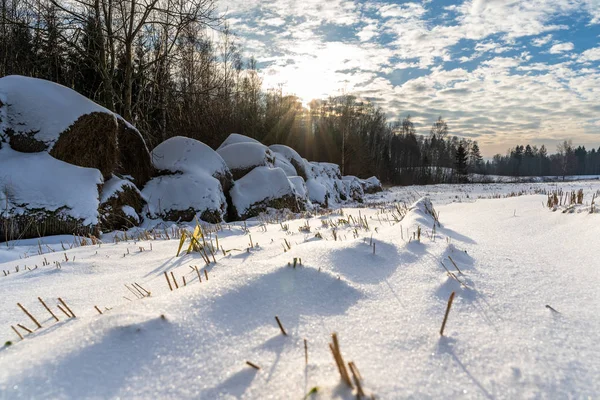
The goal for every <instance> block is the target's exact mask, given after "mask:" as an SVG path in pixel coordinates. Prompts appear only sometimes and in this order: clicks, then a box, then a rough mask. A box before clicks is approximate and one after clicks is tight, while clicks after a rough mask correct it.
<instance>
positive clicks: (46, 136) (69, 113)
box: [0, 75, 113, 149]
mask: <svg viewBox="0 0 600 400" xmlns="http://www.w3.org/2000/svg"><path fill="white" fill-rule="evenodd" d="M0 102H1V103H3V104H4V106H5V107H4V108H5V111H4V112H3V114H4V115H3V118H2V121H1V122H0V134H4V135H6V134H7V130H9V129H10V130H12V131H13V132H14V134H27V135H31V136H32V137H33V139H35V140H37V141H40V142H42V143H44V144H45V145H46V146H47V148H48V149H51V148H52V146H53V145H54V143H55V142H56V141H57V140H58V138H59V137H60V134H61V133H62V132H64V131H65V130H67V128H69V126H71V125H72V124H73V123H74V122H75V121H76V120H77V119H78V118H79V117H81V116H82V115H85V114H91V113H94V112H99V113H107V114H111V115H113V113H112V112H111V111H109V110H107V109H106V108H104V107H102V106H100V105H98V104H96V103H94V102H93V101H91V100H89V99H88V98H86V97H85V96H82V95H80V94H79V93H77V92H76V91H74V90H72V89H69V88H67V87H65V86H62V85H59V84H57V83H54V82H50V81H46V80H43V79H36V78H28V77H24V76H18V75H11V76H5V77H4V78H1V79H0Z"/></svg>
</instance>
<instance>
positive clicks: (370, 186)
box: [361, 176, 383, 194]
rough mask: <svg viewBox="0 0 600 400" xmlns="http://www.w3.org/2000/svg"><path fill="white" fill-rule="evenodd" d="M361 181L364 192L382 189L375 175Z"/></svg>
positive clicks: (374, 191) (369, 192)
mask: <svg viewBox="0 0 600 400" xmlns="http://www.w3.org/2000/svg"><path fill="white" fill-rule="evenodd" d="M361 183H362V187H363V191H364V192H365V193H368V194H371V193H377V192H381V191H383V186H382V185H381V181H380V180H379V179H377V177H375V176H372V177H370V178H368V179H363V180H362V181H361Z"/></svg>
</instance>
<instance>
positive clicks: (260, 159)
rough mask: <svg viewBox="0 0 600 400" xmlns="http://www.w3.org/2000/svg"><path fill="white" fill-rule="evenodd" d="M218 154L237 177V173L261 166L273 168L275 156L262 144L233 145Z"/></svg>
mask: <svg viewBox="0 0 600 400" xmlns="http://www.w3.org/2000/svg"><path fill="white" fill-rule="evenodd" d="M217 153H219V155H220V156H221V157H223V160H225V163H226V164H227V166H228V167H229V169H230V170H231V172H232V173H233V174H234V176H236V172H237V171H245V170H248V169H252V168H255V167H260V166H273V161H274V160H273V154H272V153H271V151H270V150H269V148H268V147H267V146H265V145H262V144H260V143H250V142H242V143H233V144H230V145H228V146H226V147H223V148H220V149H219V150H217Z"/></svg>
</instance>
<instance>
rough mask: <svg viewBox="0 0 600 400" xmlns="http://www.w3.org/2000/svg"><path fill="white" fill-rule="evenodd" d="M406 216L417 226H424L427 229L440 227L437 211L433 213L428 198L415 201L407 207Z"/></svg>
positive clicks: (431, 204)
mask: <svg viewBox="0 0 600 400" xmlns="http://www.w3.org/2000/svg"><path fill="white" fill-rule="evenodd" d="M408 215H410V216H411V217H412V218H413V220H414V221H415V222H416V223H418V224H421V225H425V226H427V227H433V226H434V224H435V225H437V226H440V223H439V221H438V214H437V211H435V208H434V207H433V203H432V202H431V200H430V199H429V197H422V198H420V199H419V200H417V201H415V202H414V203H413V204H412V205H411V206H410V207H409V209H408Z"/></svg>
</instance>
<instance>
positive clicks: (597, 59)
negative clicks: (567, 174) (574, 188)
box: [219, 0, 600, 157]
mask: <svg viewBox="0 0 600 400" xmlns="http://www.w3.org/2000/svg"><path fill="white" fill-rule="evenodd" d="M219 6H220V7H222V9H223V11H224V13H225V15H226V16H227V18H228V21H229V23H230V26H231V28H232V30H233V31H234V32H235V33H236V34H237V35H238V36H239V38H240V42H241V44H242V45H243V47H244V50H245V53H246V54H247V55H254V56H255V58H256V59H257V60H258V63H259V64H258V65H259V67H260V69H261V73H262V75H263V79H264V85H265V86H266V87H276V86H277V85H279V84H283V85H284V86H283V90H284V92H286V93H293V94H296V95H298V96H299V97H301V98H302V99H303V101H305V102H308V101H309V100H310V99H312V98H322V97H326V96H327V95H330V94H334V95H335V94H339V93H341V92H342V91H344V92H347V93H355V94H358V95H360V96H362V97H364V98H368V99H370V100H372V101H374V102H375V103H376V104H378V105H379V106H381V107H382V108H383V109H384V110H385V111H386V112H387V114H388V116H389V117H390V119H399V118H402V117H404V116H406V115H407V114H410V115H412V116H413V117H414V118H415V122H416V125H417V129H418V131H419V133H422V134H427V133H428V130H429V127H430V126H431V123H432V122H433V121H434V120H435V119H436V118H437V116H439V115H441V116H443V118H445V119H446V120H447V121H448V124H449V127H450V130H451V133H452V134H455V135H458V136H463V137H470V138H473V139H475V140H478V141H479V143H480V146H481V147H482V150H483V152H484V155H486V156H488V157H489V156H491V155H493V154H495V153H498V152H500V153H504V152H505V151H506V149H507V148H508V147H512V146H514V145H516V144H519V143H522V144H526V143H531V144H537V145H538V146H539V145H541V144H546V146H547V147H548V149H549V150H550V151H551V152H553V151H554V150H555V148H556V143H557V141H560V140H564V139H569V138H570V139H573V142H574V143H575V144H585V145H586V146H587V147H590V146H592V147H596V148H597V147H598V146H600V68H599V66H600V43H599V41H600V0H522V1H515V0H465V1H463V0H422V1H417V0H414V1H410V2H402V1H395V2H392V1H389V2H388V1H379V2H375V1H351V0H299V1H295V0H268V1H252V0H225V1H223V2H221V3H220V5H219Z"/></svg>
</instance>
